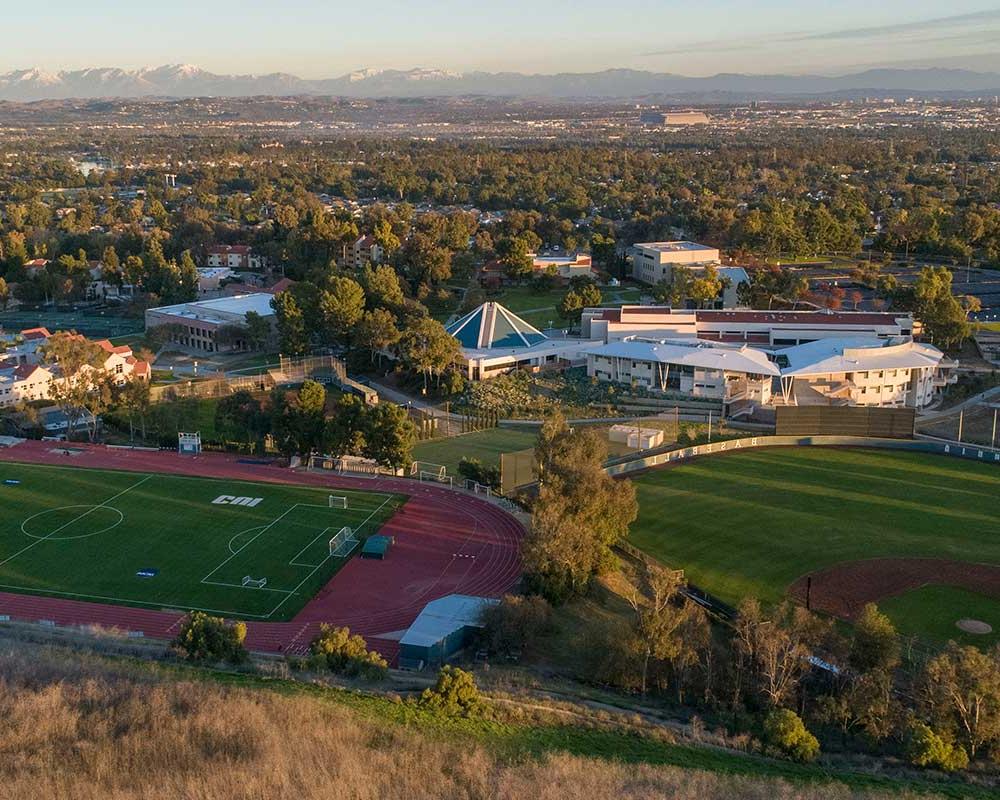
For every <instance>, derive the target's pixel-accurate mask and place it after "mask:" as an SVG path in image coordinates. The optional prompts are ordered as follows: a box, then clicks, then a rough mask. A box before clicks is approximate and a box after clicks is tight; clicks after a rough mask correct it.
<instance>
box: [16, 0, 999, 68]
mask: <svg viewBox="0 0 1000 800" xmlns="http://www.w3.org/2000/svg"><path fill="white" fill-rule="evenodd" d="M3 5H4V6H7V5H10V6H13V7H12V8H3V10H2V11H0V17H2V19H3V22H4V28H5V30H6V32H7V35H6V36H5V37H4V46H3V48H2V49H0V71H7V70H14V69H27V68H34V67H38V68H41V69H44V70H46V71H51V72H55V71H58V70H62V69H82V68H85V67H98V66H115V67H124V68H129V69H134V68H138V67H143V66H158V65H161V64H181V63H183V64H194V65H197V66H200V67H202V68H204V69H208V70H210V71H212V72H219V73H258V74H259V73H266V72H289V73H292V74H295V75H299V76H300V77H304V78H324V77H337V76H339V75H342V74H344V73H346V72H350V71H352V70H356V69H362V68H375V69H409V68H412V67H425V68H438V69H446V70H450V71H454V72H467V71H473V70H485V71H490V72H499V71H511V72H528V73H534V72H537V73H552V72H591V71H597V70H602V69H609V68H619V67H621V68H629V69H645V70H651V71H656V72H673V73H678V74H683V75H713V74H716V73H719V72H742V73H753V74H764V73H776V72H782V73H790V74H827V75H833V74H844V73H846V72H853V71H857V70H861V69H867V68H871V67H929V66H943V67H953V68H967V69H976V70H982V71H1000V2H998V0H992V2H976V0H951V2H949V3H940V2H931V1H930V0H836V2H832V1H831V2H809V0H798V2H796V1H794V0H729V1H728V2H725V1H723V0H698V2H691V0H681V1H680V2H678V1H676V0H615V2H608V0H493V2H485V3H484V2H479V3H477V2H470V0H424V2H422V3H418V2H412V0H408V1H406V2H403V1H402V0H375V1H371V0H369V2H357V0H355V1H354V2H350V3H347V2H343V0H281V1H280V2H275V1H274V0H239V1H238V2H237V1H236V0H199V1H198V2H194V1H193V0H170V1H169V2H167V3H151V2H142V1H141V0H140V2H128V3H125V2H122V0H117V1H116V2H110V1H109V0H88V2H80V0H42V2H40V3H30V2H22V3H16V4H14V3H4V4H3Z"/></svg>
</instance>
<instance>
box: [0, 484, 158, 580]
mask: <svg viewBox="0 0 1000 800" xmlns="http://www.w3.org/2000/svg"><path fill="white" fill-rule="evenodd" d="M152 477H153V476H152V475H147V476H146V477H145V478H143V479H142V480H141V481H139V482H138V483H133V484H132V485H131V486H129V487H128V488H126V489H122V491H120V492H118V494H116V495H115V496H114V497H109V498H108V499H107V500H104V501H103V502H102V503H100V504H99V505H96V506H91V507H90V508H88V509H87V510H86V511H84V512H83V513H82V514H80V515H79V516H76V517H73V519H71V520H70V521H69V522H64V523H63V524H62V525H60V526H59V527H58V528H56V529H55V530H54V531H50V532H49V533H47V534H45V536H43V537H42V538H41V539H35V541H33V542H32V543H31V544H29V545H26V546H25V547H22V548H21V549H20V550H18V551H17V552H16V553H14V555H12V556H8V557H7V558H5V559H4V560H3V561H0V567H2V566H3V565H4V564H6V563H7V562H8V561H13V560H14V559H15V558H17V557H18V556H19V555H21V553H26V552H28V551H29V550H30V549H31V548H32V547H35V546H36V545H39V544H41V543H42V542H44V541H46V540H48V539H50V538H51V537H53V536H55V535H56V534H57V533H59V531H61V530H64V529H65V528H68V527H69V526H70V525H72V524H73V523H74V522H79V521H80V520H81V519H83V518H84V517H85V516H87V515H88V514H90V513H91V512H92V511H95V510H96V509H98V508H106V507H107V506H108V503H110V502H111V501H112V500H117V499H118V498H119V497H121V496H122V495H123V494H128V493H129V492H131V491H132V490H133V489H135V488H136V487H137V486H141V485H142V484H144V483H145V482H146V481H148V480H149V479H150V478H152ZM119 513H120V512H119Z"/></svg>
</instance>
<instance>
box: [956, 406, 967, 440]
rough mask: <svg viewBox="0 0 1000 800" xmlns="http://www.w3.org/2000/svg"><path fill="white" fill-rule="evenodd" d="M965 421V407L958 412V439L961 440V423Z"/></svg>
mask: <svg viewBox="0 0 1000 800" xmlns="http://www.w3.org/2000/svg"><path fill="white" fill-rule="evenodd" d="M964 421H965V409H962V410H961V411H959V412H958V441H962V424H963V423H964Z"/></svg>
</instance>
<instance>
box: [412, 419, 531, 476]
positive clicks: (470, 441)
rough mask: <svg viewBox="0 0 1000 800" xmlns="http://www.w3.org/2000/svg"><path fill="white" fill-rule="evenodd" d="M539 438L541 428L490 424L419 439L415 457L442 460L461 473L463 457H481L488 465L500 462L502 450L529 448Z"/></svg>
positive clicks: (415, 448) (449, 472) (425, 459)
mask: <svg viewBox="0 0 1000 800" xmlns="http://www.w3.org/2000/svg"><path fill="white" fill-rule="evenodd" d="M537 441H538V431H537V430H532V429H529V428H490V429H489V430H485V431H477V432H475V433H463V434H462V435H461V436H451V437H449V438H447V439H428V440H427V441H424V442H417V445H416V447H414V448H413V458H414V459H417V460H419V461H428V462H431V463H433V464H441V465H442V466H446V467H447V468H448V474H449V475H454V476H457V475H458V465H459V462H461V460H462V458H463V457H464V458H478V459H479V460H480V461H481V462H483V464H486V465H487V466H490V465H499V464H500V454H501V453H511V452H514V451H515V450H526V449H528V448H531V447H534V446H535V443H536V442H537Z"/></svg>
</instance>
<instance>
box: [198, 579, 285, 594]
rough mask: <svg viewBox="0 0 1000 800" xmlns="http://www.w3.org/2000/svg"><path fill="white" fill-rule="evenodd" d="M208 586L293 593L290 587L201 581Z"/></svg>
mask: <svg viewBox="0 0 1000 800" xmlns="http://www.w3.org/2000/svg"><path fill="white" fill-rule="evenodd" d="M201 582H202V583H204V584H205V585H207V586H226V587H228V588H230V589H247V590H249V591H253V592H277V593H278V594H291V593H292V592H291V590H290V589H275V588H274V587H272V586H244V585H243V584H242V583H223V582H222V581H205V580H203V581H201Z"/></svg>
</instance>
